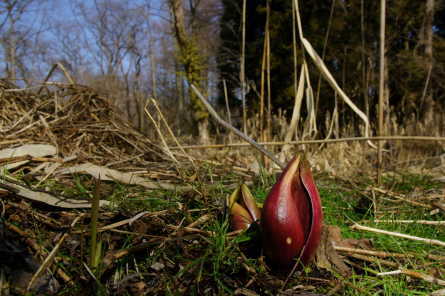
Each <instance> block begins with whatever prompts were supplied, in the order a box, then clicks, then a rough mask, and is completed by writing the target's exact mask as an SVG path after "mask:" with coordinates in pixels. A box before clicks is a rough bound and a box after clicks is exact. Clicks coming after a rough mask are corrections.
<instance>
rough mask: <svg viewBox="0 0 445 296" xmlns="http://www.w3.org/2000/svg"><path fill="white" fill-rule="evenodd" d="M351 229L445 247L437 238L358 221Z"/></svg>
mask: <svg viewBox="0 0 445 296" xmlns="http://www.w3.org/2000/svg"><path fill="white" fill-rule="evenodd" d="M351 229H353V230H364V231H370V232H374V233H381V234H386V235H390V236H395V237H401V238H406V239H410V240H415V241H420V242H423V243H425V244H428V245H436V246H441V247H445V242H443V241H440V240H437V239H427V238H423V237H418V236H413V235H408V234H404V233H399V232H392V231H387V230H382V229H377V228H372V227H368V226H363V225H359V224H357V223H356V224H354V225H352V226H351Z"/></svg>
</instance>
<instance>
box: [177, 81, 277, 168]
mask: <svg viewBox="0 0 445 296" xmlns="http://www.w3.org/2000/svg"><path fill="white" fill-rule="evenodd" d="M191 87H192V89H193V91H194V92H195V94H196V95H197V97H198V98H199V99H200V100H201V102H202V103H203V104H204V106H205V107H206V108H207V110H208V111H209V113H210V115H212V116H213V117H214V118H215V120H216V121H218V123H219V124H221V125H222V126H224V127H225V128H227V129H229V130H231V131H233V132H234V133H235V134H236V135H237V136H239V137H241V138H242V139H243V140H245V141H246V142H248V143H249V144H250V145H252V146H253V147H254V148H256V149H257V150H258V151H260V152H261V153H262V154H264V155H266V156H267V157H269V159H270V160H272V161H273V162H275V163H276V164H277V165H278V166H279V167H280V168H281V169H284V168H285V165H284V164H283V163H281V161H279V160H278V159H277V158H276V157H275V156H274V155H273V154H272V153H271V152H269V151H267V150H266V149H264V148H263V147H262V146H261V145H259V144H258V143H257V142H255V141H254V140H253V139H252V138H250V137H249V136H247V135H246V134H244V133H242V132H241V131H239V130H238V129H237V128H235V127H234V126H232V125H230V124H229V123H227V122H226V121H224V120H223V119H222V118H221V117H219V115H218V113H216V111H215V110H214V109H213V108H212V106H210V104H209V103H208V102H207V100H206V99H205V98H204V96H203V95H202V94H201V92H200V91H199V90H198V89H197V88H196V87H195V86H194V85H193V84H192V85H191ZM183 148H184V149H185V148H186V147H185V146H184V147H183Z"/></svg>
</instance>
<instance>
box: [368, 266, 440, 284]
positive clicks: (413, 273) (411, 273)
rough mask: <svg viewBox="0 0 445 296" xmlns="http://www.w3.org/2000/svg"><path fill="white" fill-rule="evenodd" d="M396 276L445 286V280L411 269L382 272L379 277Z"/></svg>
mask: <svg viewBox="0 0 445 296" xmlns="http://www.w3.org/2000/svg"><path fill="white" fill-rule="evenodd" d="M396 274H404V275H407V276H410V277H413V278H417V279H421V280H424V281H427V282H429V283H432V284H436V285H441V286H445V281H444V280H441V279H438V278H436V277H434V276H431V275H429V274H425V273H420V272H417V271H414V270H409V269H398V270H394V271H389V272H380V273H378V274H377V275H378V276H386V275H396Z"/></svg>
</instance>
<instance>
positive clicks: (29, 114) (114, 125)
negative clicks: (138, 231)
mask: <svg viewBox="0 0 445 296" xmlns="http://www.w3.org/2000/svg"><path fill="white" fill-rule="evenodd" d="M11 87H12V86H11V85H9V84H6V85H5V84H2V85H0V90H1V92H0V105H1V106H2V108H1V110H0V149H3V148H11V146H12V145H14V144H15V145H17V144H24V143H48V144H52V145H54V146H55V147H56V148H57V152H58V154H59V155H60V156H61V157H62V158H63V157H68V156H71V155H77V157H78V159H79V160H81V161H92V162H94V163H96V164H109V163H113V162H119V164H123V163H125V165H127V166H128V165H129V164H136V163H137V164H138V165H140V163H144V162H152V161H159V160H163V159H164V158H165V156H164V154H163V152H162V150H161V149H160V148H159V147H158V146H157V145H156V144H155V143H153V142H152V141H151V140H150V139H148V138H147V137H145V136H144V135H142V134H140V133H138V132H137V131H136V130H135V129H133V128H132V127H131V126H130V124H129V123H128V122H126V121H125V120H124V119H122V114H120V112H119V111H118V110H116V109H115V108H114V107H113V105H112V104H111V103H110V102H109V101H108V100H107V99H106V98H105V97H102V96H100V95H98V94H97V93H96V92H95V91H94V90H92V89H90V88H88V87H85V86H80V85H68V84H52V85H51V87H45V88H44V90H42V91H41V92H40V93H39V92H37V93H36V92H35V91H33V90H23V91H14V89H16V87H12V88H11ZM130 157H133V159H132V158H130ZM114 167H118V164H116V165H115V166H114Z"/></svg>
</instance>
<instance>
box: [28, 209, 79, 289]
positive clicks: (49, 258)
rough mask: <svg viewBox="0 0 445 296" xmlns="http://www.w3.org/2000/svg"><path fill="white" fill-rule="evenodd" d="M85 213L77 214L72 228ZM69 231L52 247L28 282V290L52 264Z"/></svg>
mask: <svg viewBox="0 0 445 296" xmlns="http://www.w3.org/2000/svg"><path fill="white" fill-rule="evenodd" d="M84 215H85V214H81V215H79V216H77V217H76V218H75V219H74V221H73V223H71V226H70V227H71V228H73V227H74V225H76V224H77V222H78V221H79V220H80V218H82V217H83V216H84ZM68 235H69V233H68V232H66V233H64V234H63V235H62V237H61V238H60V239H59V241H58V242H57V244H56V245H55V247H54V249H52V251H51V253H49V255H48V256H47V257H46V258H45V260H44V261H43V263H42V264H41V265H40V267H39V269H37V271H36V272H35V273H34V275H33V276H32V278H31V280H30V281H29V283H28V287H27V288H26V290H27V291H29V290H30V289H31V288H32V286H33V284H34V282H35V281H36V280H37V278H38V277H39V276H40V275H41V274H42V273H43V272H44V271H45V270H46V269H47V268H48V267H49V266H50V264H51V262H52V260H53V259H54V258H55V256H56V254H57V252H58V251H59V248H60V246H61V245H62V243H63V242H64V241H65V239H66V238H67V237H68Z"/></svg>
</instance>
